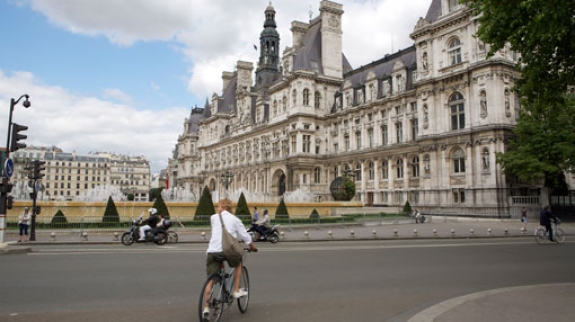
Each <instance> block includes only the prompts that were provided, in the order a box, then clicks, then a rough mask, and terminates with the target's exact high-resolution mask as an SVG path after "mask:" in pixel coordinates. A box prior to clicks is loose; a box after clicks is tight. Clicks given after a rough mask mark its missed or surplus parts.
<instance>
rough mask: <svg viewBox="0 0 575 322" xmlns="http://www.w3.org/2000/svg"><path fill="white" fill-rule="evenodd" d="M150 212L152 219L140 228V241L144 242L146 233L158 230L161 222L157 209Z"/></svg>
mask: <svg viewBox="0 0 575 322" xmlns="http://www.w3.org/2000/svg"><path fill="white" fill-rule="evenodd" d="M148 212H149V213H150V217H149V218H148V219H146V220H144V222H143V223H142V224H143V225H142V226H141V227H140V239H139V240H138V241H144V240H145V239H146V231H148V230H151V229H152V228H156V226H157V225H158V221H160V219H159V218H158V211H157V210H156V208H150V209H149V210H148Z"/></svg>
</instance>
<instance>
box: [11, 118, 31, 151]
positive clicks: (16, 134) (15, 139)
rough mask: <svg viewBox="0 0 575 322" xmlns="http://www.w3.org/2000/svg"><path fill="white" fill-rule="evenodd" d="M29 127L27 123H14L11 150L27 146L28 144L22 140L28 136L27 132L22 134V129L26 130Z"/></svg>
mask: <svg viewBox="0 0 575 322" xmlns="http://www.w3.org/2000/svg"><path fill="white" fill-rule="evenodd" d="M27 129H28V127H27V126H25V125H20V124H16V123H12V136H11V139H10V152H14V151H16V150H18V149H23V148H25V147H26V144H25V143H23V142H20V140H25V139H26V138H27V137H28V136H27V135H25V134H20V132H22V131H26V130H27Z"/></svg>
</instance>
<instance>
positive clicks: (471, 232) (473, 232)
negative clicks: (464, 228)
mask: <svg viewBox="0 0 575 322" xmlns="http://www.w3.org/2000/svg"><path fill="white" fill-rule="evenodd" d="M469 233H470V234H471V236H473V235H475V230H473V228H471V229H469Z"/></svg>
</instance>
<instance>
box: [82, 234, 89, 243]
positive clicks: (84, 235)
mask: <svg viewBox="0 0 575 322" xmlns="http://www.w3.org/2000/svg"><path fill="white" fill-rule="evenodd" d="M82 240H83V241H88V232H84V233H83V234H82Z"/></svg>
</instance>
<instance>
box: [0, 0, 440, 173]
mask: <svg viewBox="0 0 575 322" xmlns="http://www.w3.org/2000/svg"><path fill="white" fill-rule="evenodd" d="M431 1H432V0H402V1H399V0H340V1H335V2H338V3H341V4H342V5H343V10H344V11H345V13H344V14H343V20H342V28H343V52H344V54H345V55H346V57H347V59H348V60H349V62H350V63H351V65H352V67H353V68H359V67H360V66H362V65H367V64H369V63H371V62H372V61H376V60H378V59H381V58H382V57H384V56H385V55H386V54H391V53H394V52H397V51H398V50H400V49H403V48H406V47H409V46H411V45H413V41H412V40H411V39H410V38H409V34H410V33H411V32H412V31H413V28H414V27H415V24H416V22H417V20H418V19H419V17H424V16H425V15H426V13H427V9H428V8H429V5H430V4H431ZM319 3H320V1H319V0H313V1H312V0H275V1H271V4H272V5H273V6H274V8H275V11H276V23H277V30H278V32H279V34H280V48H281V49H282V51H283V49H284V48H286V47H289V46H291V45H292V38H291V31H290V28H291V22H292V21H294V20H297V21H301V22H309V20H310V16H311V17H312V18H315V17H317V16H318V15H319ZM269 4H270V1H269V0H242V1H238V0H235V1H234V0H0V40H1V41H0V146H4V145H5V142H6V135H7V133H8V130H7V128H8V117H9V110H10V100H11V99H12V98H13V99H18V98H19V97H20V96H21V95H23V94H28V95H29V96H30V102H31V106H30V107H29V108H25V107H24V106H23V105H22V101H23V100H22V101H20V103H19V104H18V105H17V106H15V107H14V110H13V116H12V117H13V119H12V121H13V122H14V123H17V124H21V125H26V126H28V130H27V131H26V132H23V133H24V134H26V135H27V136H28V138H27V139H26V140H25V142H26V144H27V145H29V146H31V145H33V146H46V147H50V146H56V147H59V148H61V149H62V150H63V151H64V152H73V151H75V152H76V153H78V154H80V155H86V154H88V153H89V152H110V153H115V154H122V155H131V156H144V157H146V159H148V160H149V161H150V168H151V171H152V173H158V172H159V171H160V170H161V169H164V168H165V167H166V166H167V164H168V159H169V158H170V157H171V156H172V154H173V151H174V148H175V145H176V143H177V139H178V136H179V135H181V134H182V133H183V129H184V125H183V124H184V121H185V118H186V117H188V116H189V115H190V111H191V108H193V107H195V106H199V107H203V106H204V104H205V102H206V99H208V98H210V101H211V96H212V94H214V93H216V94H218V95H221V91H222V80H221V75H222V71H234V69H235V68H234V67H235V65H236V64H237V62H238V61H239V60H242V61H249V62H253V63H254V66H255V65H256V62H257V58H258V56H259V54H258V52H257V51H256V50H255V49H254V45H256V44H258V43H259V36H260V33H261V31H262V30H263V23H264V18H265V16H264V11H265V9H266V7H267V6H268V5H269Z"/></svg>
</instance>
